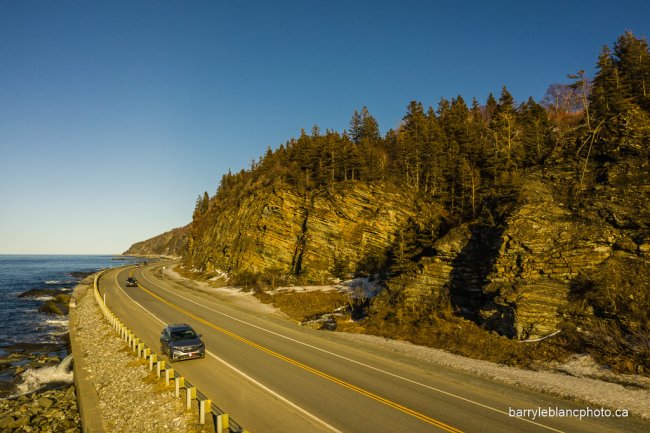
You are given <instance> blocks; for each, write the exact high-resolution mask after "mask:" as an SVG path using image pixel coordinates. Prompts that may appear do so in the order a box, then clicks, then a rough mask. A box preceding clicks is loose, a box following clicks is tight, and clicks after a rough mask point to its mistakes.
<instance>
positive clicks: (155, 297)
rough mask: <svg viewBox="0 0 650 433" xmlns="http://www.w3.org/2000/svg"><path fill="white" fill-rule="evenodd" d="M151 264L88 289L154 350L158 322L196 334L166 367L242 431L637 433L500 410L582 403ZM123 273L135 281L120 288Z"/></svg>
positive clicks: (607, 423) (630, 423)
mask: <svg viewBox="0 0 650 433" xmlns="http://www.w3.org/2000/svg"><path fill="white" fill-rule="evenodd" d="M163 265H164V264H158V265H150V266H147V267H141V268H133V267H130V268H121V269H116V270H113V271H110V272H108V273H107V274H105V275H104V276H102V278H101V279H100V291H101V292H102V294H105V295H106V301H107V304H108V305H109V307H110V308H111V309H112V310H113V311H114V312H115V313H116V314H117V315H118V316H119V317H120V318H121V319H122V321H123V322H124V323H125V324H126V325H127V326H128V327H129V328H130V329H132V330H133V331H134V332H135V333H136V334H137V335H138V336H139V337H140V338H141V339H142V340H143V341H144V342H145V344H147V345H148V346H150V347H152V348H154V350H156V351H158V352H159V350H158V349H159V343H158V338H159V334H160V331H161V329H162V328H163V326H164V324H168V323H179V322H180V323H189V324H190V325H192V326H193V327H194V328H195V329H197V330H198V331H199V332H200V333H202V334H203V340H204V342H205V344H206V349H207V351H208V353H207V356H206V358H205V359H202V360H192V361H184V362H177V363H175V364H174V368H175V369H176V370H177V371H178V372H179V373H180V374H182V375H183V376H185V377H187V378H188V380H189V381H190V382H191V383H192V384H195V385H196V386H197V387H198V388H199V389H200V390H201V392H203V393H204V394H206V395H207V396H208V397H209V398H211V399H212V401H213V402H215V403H216V404H217V405H218V406H219V407H221V408H222V409H223V410H225V411H226V412H228V413H229V414H230V415H231V417H233V418H234V419H235V420H237V422H238V423H239V424H241V425H243V426H245V427H246V428H247V429H249V430H250V431H252V432H256V433H261V432H319V431H330V432H331V431H341V432H360V433H361V432H391V433H394V432H435V431H448V432H456V431H463V432H557V431H566V432H614V431H630V432H633V431H648V425H647V424H644V423H642V422H640V421H638V420H636V419H630V418H626V419H623V418H618V419H613V418H609V419H604V418H590V419H583V420H578V419H572V418H543V419H538V420H535V421H532V420H530V419H521V418H515V417H512V416H510V415H509V409H510V408H515V409H525V408H538V407H543V408H545V407H552V408H555V407H559V408H565V409H572V408H580V409H584V406H580V405H576V404H574V403H571V402H568V401H564V400H560V399H557V398H553V397H550V396H547V395H542V394H539V393H535V392H530V391H526V390H522V389H519V388H516V387H513V386H508V385H504V384H501V383H498V382H494V381H491V380H488V379H484V378H479V377H475V376H472V375H469V374H467V373H463V372H459V371H456V370H453V369H448V368H445V367H441V366H438V365H427V364H422V363H416V362H415V361H413V360H412V359H410V358H408V357H406V356H402V355H400V354H399V353H395V352H389V351H387V350H385V349H382V348H380V347H373V346H371V345H367V344H362V343H353V342H350V341H348V340H346V339H343V338H339V337H338V336H337V335H336V334H332V333H328V332H322V331H321V332H319V331H314V330H311V329H308V328H304V327H301V326H299V325H297V324H295V323H293V322H291V321H290V320H287V319H284V318H282V317H280V316H277V315H273V314H265V313H261V312H260V311H252V310H247V309H245V308H242V307H239V306H237V305H232V304H229V303H226V302H224V301H223V300H220V299H218V298H217V297H215V296H213V295H209V294H206V293H202V292H200V291H195V290H191V289H188V288H187V287H185V286H184V285H183V284H180V283H179V282H177V281H175V280H173V279H169V278H164V276H163V273H162V272H160V269H161V266H163ZM129 275H133V276H135V277H136V278H137V279H138V282H139V286H138V287H126V285H125V283H124V282H125V280H126V278H127V277H128V276H129Z"/></svg>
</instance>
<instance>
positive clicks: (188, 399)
mask: <svg viewBox="0 0 650 433" xmlns="http://www.w3.org/2000/svg"><path fill="white" fill-rule="evenodd" d="M185 391H186V392H185V403H186V404H185V408H186V409H187V410H190V409H191V408H192V400H194V399H195V398H196V388H195V387H193V386H190V387H187V388H185Z"/></svg>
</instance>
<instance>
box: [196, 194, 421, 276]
mask: <svg viewBox="0 0 650 433" xmlns="http://www.w3.org/2000/svg"><path fill="white" fill-rule="evenodd" d="M412 208H413V205H412V201H411V199H410V198H409V197H408V196H406V195H404V194H402V193H400V192H389V191H386V190H385V189H383V188H382V187H380V186H377V185H367V184H362V183H349V184H345V185H342V186H340V187H338V188H337V189H335V190H334V191H327V192H322V193H310V194H309V195H306V196H304V195H303V196H301V195H297V194H296V193H295V192H293V191H290V190H286V189H280V188H267V189H264V190H257V191H255V192H254V193H253V194H251V195H249V196H247V197H245V198H243V199H242V200H241V202H240V203H239V205H238V206H222V207H219V206H218V205H217V206H212V207H211V208H210V210H209V211H208V213H207V214H206V215H204V216H203V217H202V218H201V220H200V222H199V223H197V222H196V221H195V223H194V224H193V227H192V233H191V235H190V238H189V240H188V250H187V254H186V255H185V257H184V262H185V265H186V266H187V267H189V268H191V269H194V270H196V271H199V272H207V273H210V272H215V271H222V272H228V273H230V272H242V271H250V272H264V271H268V270H270V271H274V272H280V273H288V274H294V275H306V276H308V277H309V278H310V279H311V280H315V281H322V282H326V281H327V279H328V278H330V277H331V276H332V275H341V276H343V275H345V274H347V273H349V272H354V271H355V270H357V269H358V268H359V267H363V266H364V265H365V264H366V262H367V261H372V260H374V258H378V259H379V258H383V257H384V254H385V251H386V249H387V248H388V247H389V246H390V245H391V244H392V243H393V240H394V234H395V232H396V231H397V230H398V229H399V228H400V227H402V226H403V225H404V224H405V223H406V221H407V220H408V218H409V217H411V216H413V215H414V211H413V209H412Z"/></svg>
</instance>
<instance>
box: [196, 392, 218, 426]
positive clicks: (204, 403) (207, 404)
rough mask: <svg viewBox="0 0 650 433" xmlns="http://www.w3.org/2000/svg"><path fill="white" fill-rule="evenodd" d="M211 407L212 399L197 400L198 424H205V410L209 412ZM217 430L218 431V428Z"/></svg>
mask: <svg viewBox="0 0 650 433" xmlns="http://www.w3.org/2000/svg"><path fill="white" fill-rule="evenodd" d="M211 408H212V400H201V401H199V424H205V414H206V412H210V410H211ZM217 431H218V432H219V430H217ZM219 433H221V432H219Z"/></svg>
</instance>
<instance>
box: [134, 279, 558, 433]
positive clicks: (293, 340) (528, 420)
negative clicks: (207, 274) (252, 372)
mask: <svg viewBox="0 0 650 433" xmlns="http://www.w3.org/2000/svg"><path fill="white" fill-rule="evenodd" d="M141 274H142V276H143V277H144V279H145V280H147V281H148V282H149V283H151V284H153V285H154V286H156V287H158V288H160V289H162V290H164V291H166V292H168V293H171V294H172V295H174V296H177V297H179V298H181V299H185V300H186V301H188V302H191V303H193V304H196V305H198V306H199V307H202V308H205V309H206V310H208V311H212V312H213V313H217V314H219V315H222V316H224V317H227V318H229V319H232V320H235V321H237V322H240V323H243V324H245V325H248V326H251V327H253V328H255V329H259V330H260V331H264V332H267V333H269V334H272V335H275V336H277V337H281V338H284V339H286V340H289V341H292V342H294V343H298V344H301V345H303V346H306V347H309V348H311V349H314V350H318V351H320V352H323V353H326V354H328V355H331V356H334V357H336V358H340V359H344V360H346V361H348V362H351V363H353V364H357V365H360V366H362V367H366V368H369V369H371V370H374V371H377V372H379V373H383V374H386V375H388V376H391V377H394V378H396V379H400V380H403V381H405V382H409V383H411V384H414V385H418V386H421V387H423V388H428V389H430V390H432V391H436V392H439V393H441V394H444V395H447V396H449V397H453V398H456V399H459V400H462V401H464V402H466V403H471V404H474V405H476V406H480V407H482V408H484V409H488V410H491V411H493V412H497V413H500V414H502V415H505V416H507V417H508V418H515V419H518V420H521V421H525V422H527V423H529V424H533V425H536V426H538V427H542V428H545V429H547V430H551V431H554V432H557V433H565V432H564V431H562V430H557V429H555V428H553V427H550V426H547V425H544V424H540V423H538V422H535V421H533V420H530V419H527V418H522V417H518V416H511V415H510V414H508V412H506V411H503V410H501V409H497V408H495V407H492V406H488V405H485V404H483V403H479V402H477V401H474V400H470V399H468V398H465V397H462V396H460V395H457V394H453V393H451V392H448V391H444V390H442V389H439V388H436V387H433V386H430V385H426V384H424V383H421V382H417V381H415V380H412V379H409V378H407V377H403V376H400V375H398V374H395V373H391V372H390V371H386V370H382V369H381V368H378V367H374V366H372V365H368V364H365V363H363V362H360V361H356V360H354V359H351V358H347V357H345V356H343V355H339V354H338V353H334V352H330V351H329V350H326V349H322V348H320V347H317V346H313V345H311V344H309V343H305V342H303V341H300V340H296V339H295V338H292V337H289V336H286V335H282V334H279V333H277V332H275V331H271V330H269V329H266V328H262V327H261V326H258V325H255V324H253V323H250V322H247V321H245V320H242V319H238V318H237V317H233V316H231V315H229V314H226V313H223V312H221V311H217V310H214V309H212V308H210V307H207V306H205V305H202V304H200V303H198V302H196V301H194V300H192V299H189V298H186V297H185V296H183V295H180V294H178V293H175V292H173V291H171V290H169V289H166V288H164V287H162V286H160V285H158V284H156V283H155V282H154V281H152V280H151V279H149V278H147V276H146V274H145V273H144V271H142V272H141Z"/></svg>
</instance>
